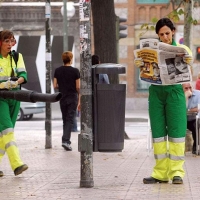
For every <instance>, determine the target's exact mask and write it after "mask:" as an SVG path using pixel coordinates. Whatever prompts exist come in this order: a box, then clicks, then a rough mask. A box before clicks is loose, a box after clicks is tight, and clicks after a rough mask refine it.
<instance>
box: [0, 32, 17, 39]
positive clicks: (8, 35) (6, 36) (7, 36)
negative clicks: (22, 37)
mask: <svg viewBox="0 0 200 200" xmlns="http://www.w3.org/2000/svg"><path fill="white" fill-rule="evenodd" d="M11 38H15V37H14V34H13V32H12V31H9V30H3V31H0V41H2V42H3V41H4V40H6V39H11Z"/></svg>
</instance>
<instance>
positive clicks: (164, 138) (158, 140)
mask: <svg viewBox="0 0 200 200" xmlns="http://www.w3.org/2000/svg"><path fill="white" fill-rule="evenodd" d="M165 141H167V136H165V137H159V138H153V143H159V142H165Z"/></svg>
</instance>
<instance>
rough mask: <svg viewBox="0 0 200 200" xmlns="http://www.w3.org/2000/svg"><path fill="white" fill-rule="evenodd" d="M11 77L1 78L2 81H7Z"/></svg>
mask: <svg viewBox="0 0 200 200" xmlns="http://www.w3.org/2000/svg"><path fill="white" fill-rule="evenodd" d="M8 78H10V76H0V81H7V80H8Z"/></svg>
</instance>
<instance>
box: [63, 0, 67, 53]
mask: <svg viewBox="0 0 200 200" xmlns="http://www.w3.org/2000/svg"><path fill="white" fill-rule="evenodd" d="M67 23H68V19H67V0H63V50H64V51H68V30H67Z"/></svg>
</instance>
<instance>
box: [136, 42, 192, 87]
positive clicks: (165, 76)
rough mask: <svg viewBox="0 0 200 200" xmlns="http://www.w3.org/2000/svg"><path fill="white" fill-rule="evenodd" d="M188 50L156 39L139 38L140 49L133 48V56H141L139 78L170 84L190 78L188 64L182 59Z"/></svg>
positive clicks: (155, 82)
mask: <svg viewBox="0 0 200 200" xmlns="http://www.w3.org/2000/svg"><path fill="white" fill-rule="evenodd" d="M186 55H188V52H187V51H186V50H185V49H184V48H182V47H178V46H172V45H169V44H166V43H163V42H159V40H157V39H142V40H140V49H137V50H134V56H135V58H142V60H143V61H144V65H143V66H142V67H140V79H141V80H143V81H146V82H150V83H153V84H158V85H172V84H179V83H184V82H189V81H191V80H192V76H191V69H190V66H189V65H188V64H187V63H185V62H184V61H183V56H186Z"/></svg>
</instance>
